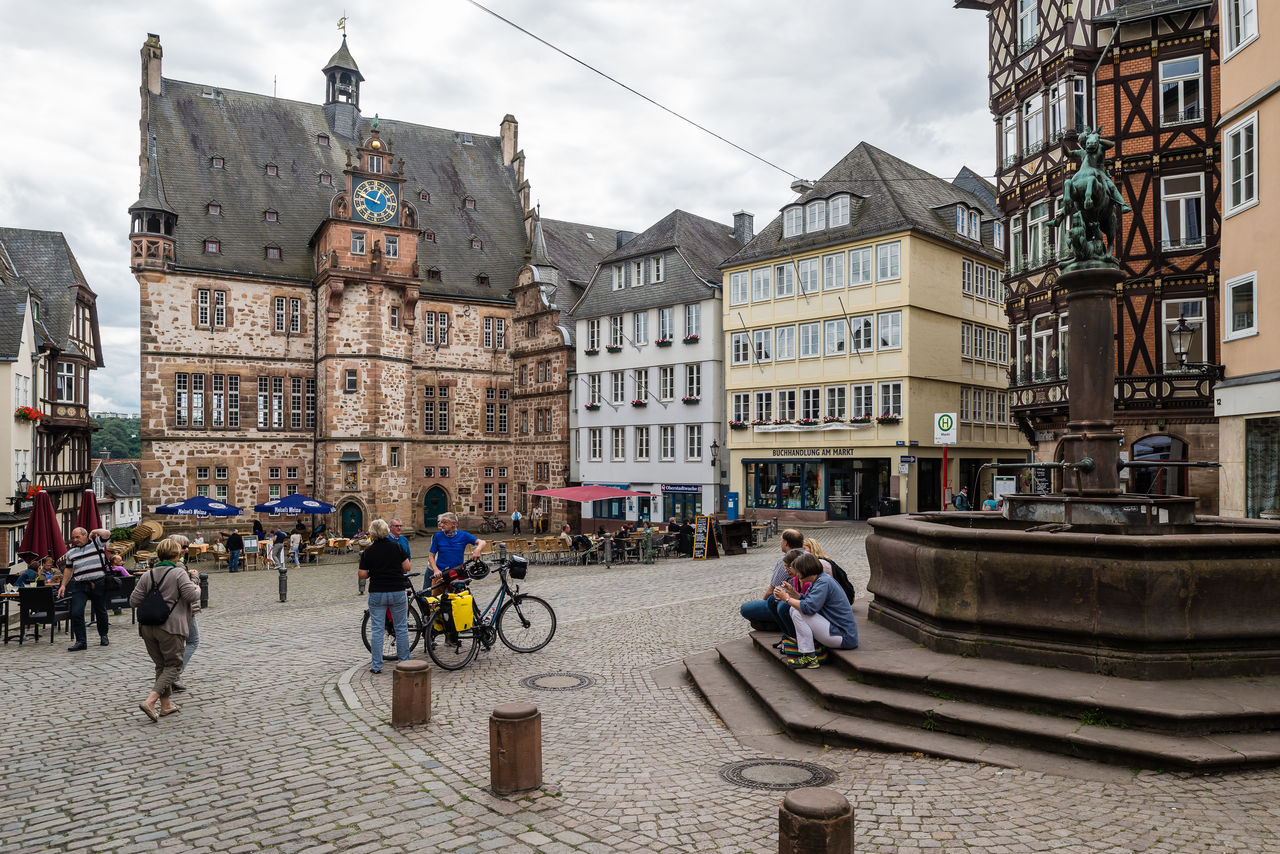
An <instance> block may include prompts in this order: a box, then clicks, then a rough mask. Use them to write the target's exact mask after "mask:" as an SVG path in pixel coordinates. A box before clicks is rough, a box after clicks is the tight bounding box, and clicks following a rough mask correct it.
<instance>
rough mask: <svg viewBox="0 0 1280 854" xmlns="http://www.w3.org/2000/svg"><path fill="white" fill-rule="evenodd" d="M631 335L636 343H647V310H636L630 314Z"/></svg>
mask: <svg viewBox="0 0 1280 854" xmlns="http://www.w3.org/2000/svg"><path fill="white" fill-rule="evenodd" d="M631 337H632V339H634V341H635V343H636V344H648V343H649V312H647V311H637V312H636V313H635V314H633V315H632V316H631Z"/></svg>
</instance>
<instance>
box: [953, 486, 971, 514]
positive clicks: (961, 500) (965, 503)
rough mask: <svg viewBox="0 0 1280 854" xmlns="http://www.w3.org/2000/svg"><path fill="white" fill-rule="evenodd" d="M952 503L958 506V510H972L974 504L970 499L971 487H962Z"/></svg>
mask: <svg viewBox="0 0 1280 854" xmlns="http://www.w3.org/2000/svg"><path fill="white" fill-rule="evenodd" d="M951 503H952V504H954V505H955V506H956V509H957V510H972V509H973V504H972V503H971V502H970V501H969V487H967V486H962V487H960V491H959V492H957V493H956V494H955V497H954V498H952V499H951Z"/></svg>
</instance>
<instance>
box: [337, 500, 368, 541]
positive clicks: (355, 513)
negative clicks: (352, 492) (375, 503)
mask: <svg viewBox="0 0 1280 854" xmlns="http://www.w3.org/2000/svg"><path fill="white" fill-rule="evenodd" d="M341 513H342V536H344V537H354V536H355V535H356V531H363V530H364V511H363V510H361V509H360V505H359V504H357V503H355V502H354V501H348V502H347V503H346V504H343V505H342V511H341Z"/></svg>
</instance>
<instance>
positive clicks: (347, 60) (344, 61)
mask: <svg viewBox="0 0 1280 854" xmlns="http://www.w3.org/2000/svg"><path fill="white" fill-rule="evenodd" d="M331 68H341V69H343V70H344V71H354V72H355V73H356V77H358V78H359V79H360V80H364V75H363V74H361V73H360V66H358V65H356V59H355V57H354V56H352V55H351V51H350V50H348V49H347V37H346V35H343V37H342V46H341V47H339V48H338V49H337V50H336V51H334V54H333V56H331V57H329V61H328V62H326V63H325V65H324V68H322V69H321V70H322V71H325V72H327V71H329V70H330V69H331Z"/></svg>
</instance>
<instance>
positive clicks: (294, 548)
mask: <svg viewBox="0 0 1280 854" xmlns="http://www.w3.org/2000/svg"><path fill="white" fill-rule="evenodd" d="M305 532H306V529H305V528H304V529H302V530H299V529H298V528H294V529H293V533H292V534H290V535H289V551H290V552H292V553H293V568H294V569H302V535H303V534H304V533H305ZM281 557H283V555H282V556H281ZM282 563H283V561H282Z"/></svg>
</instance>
